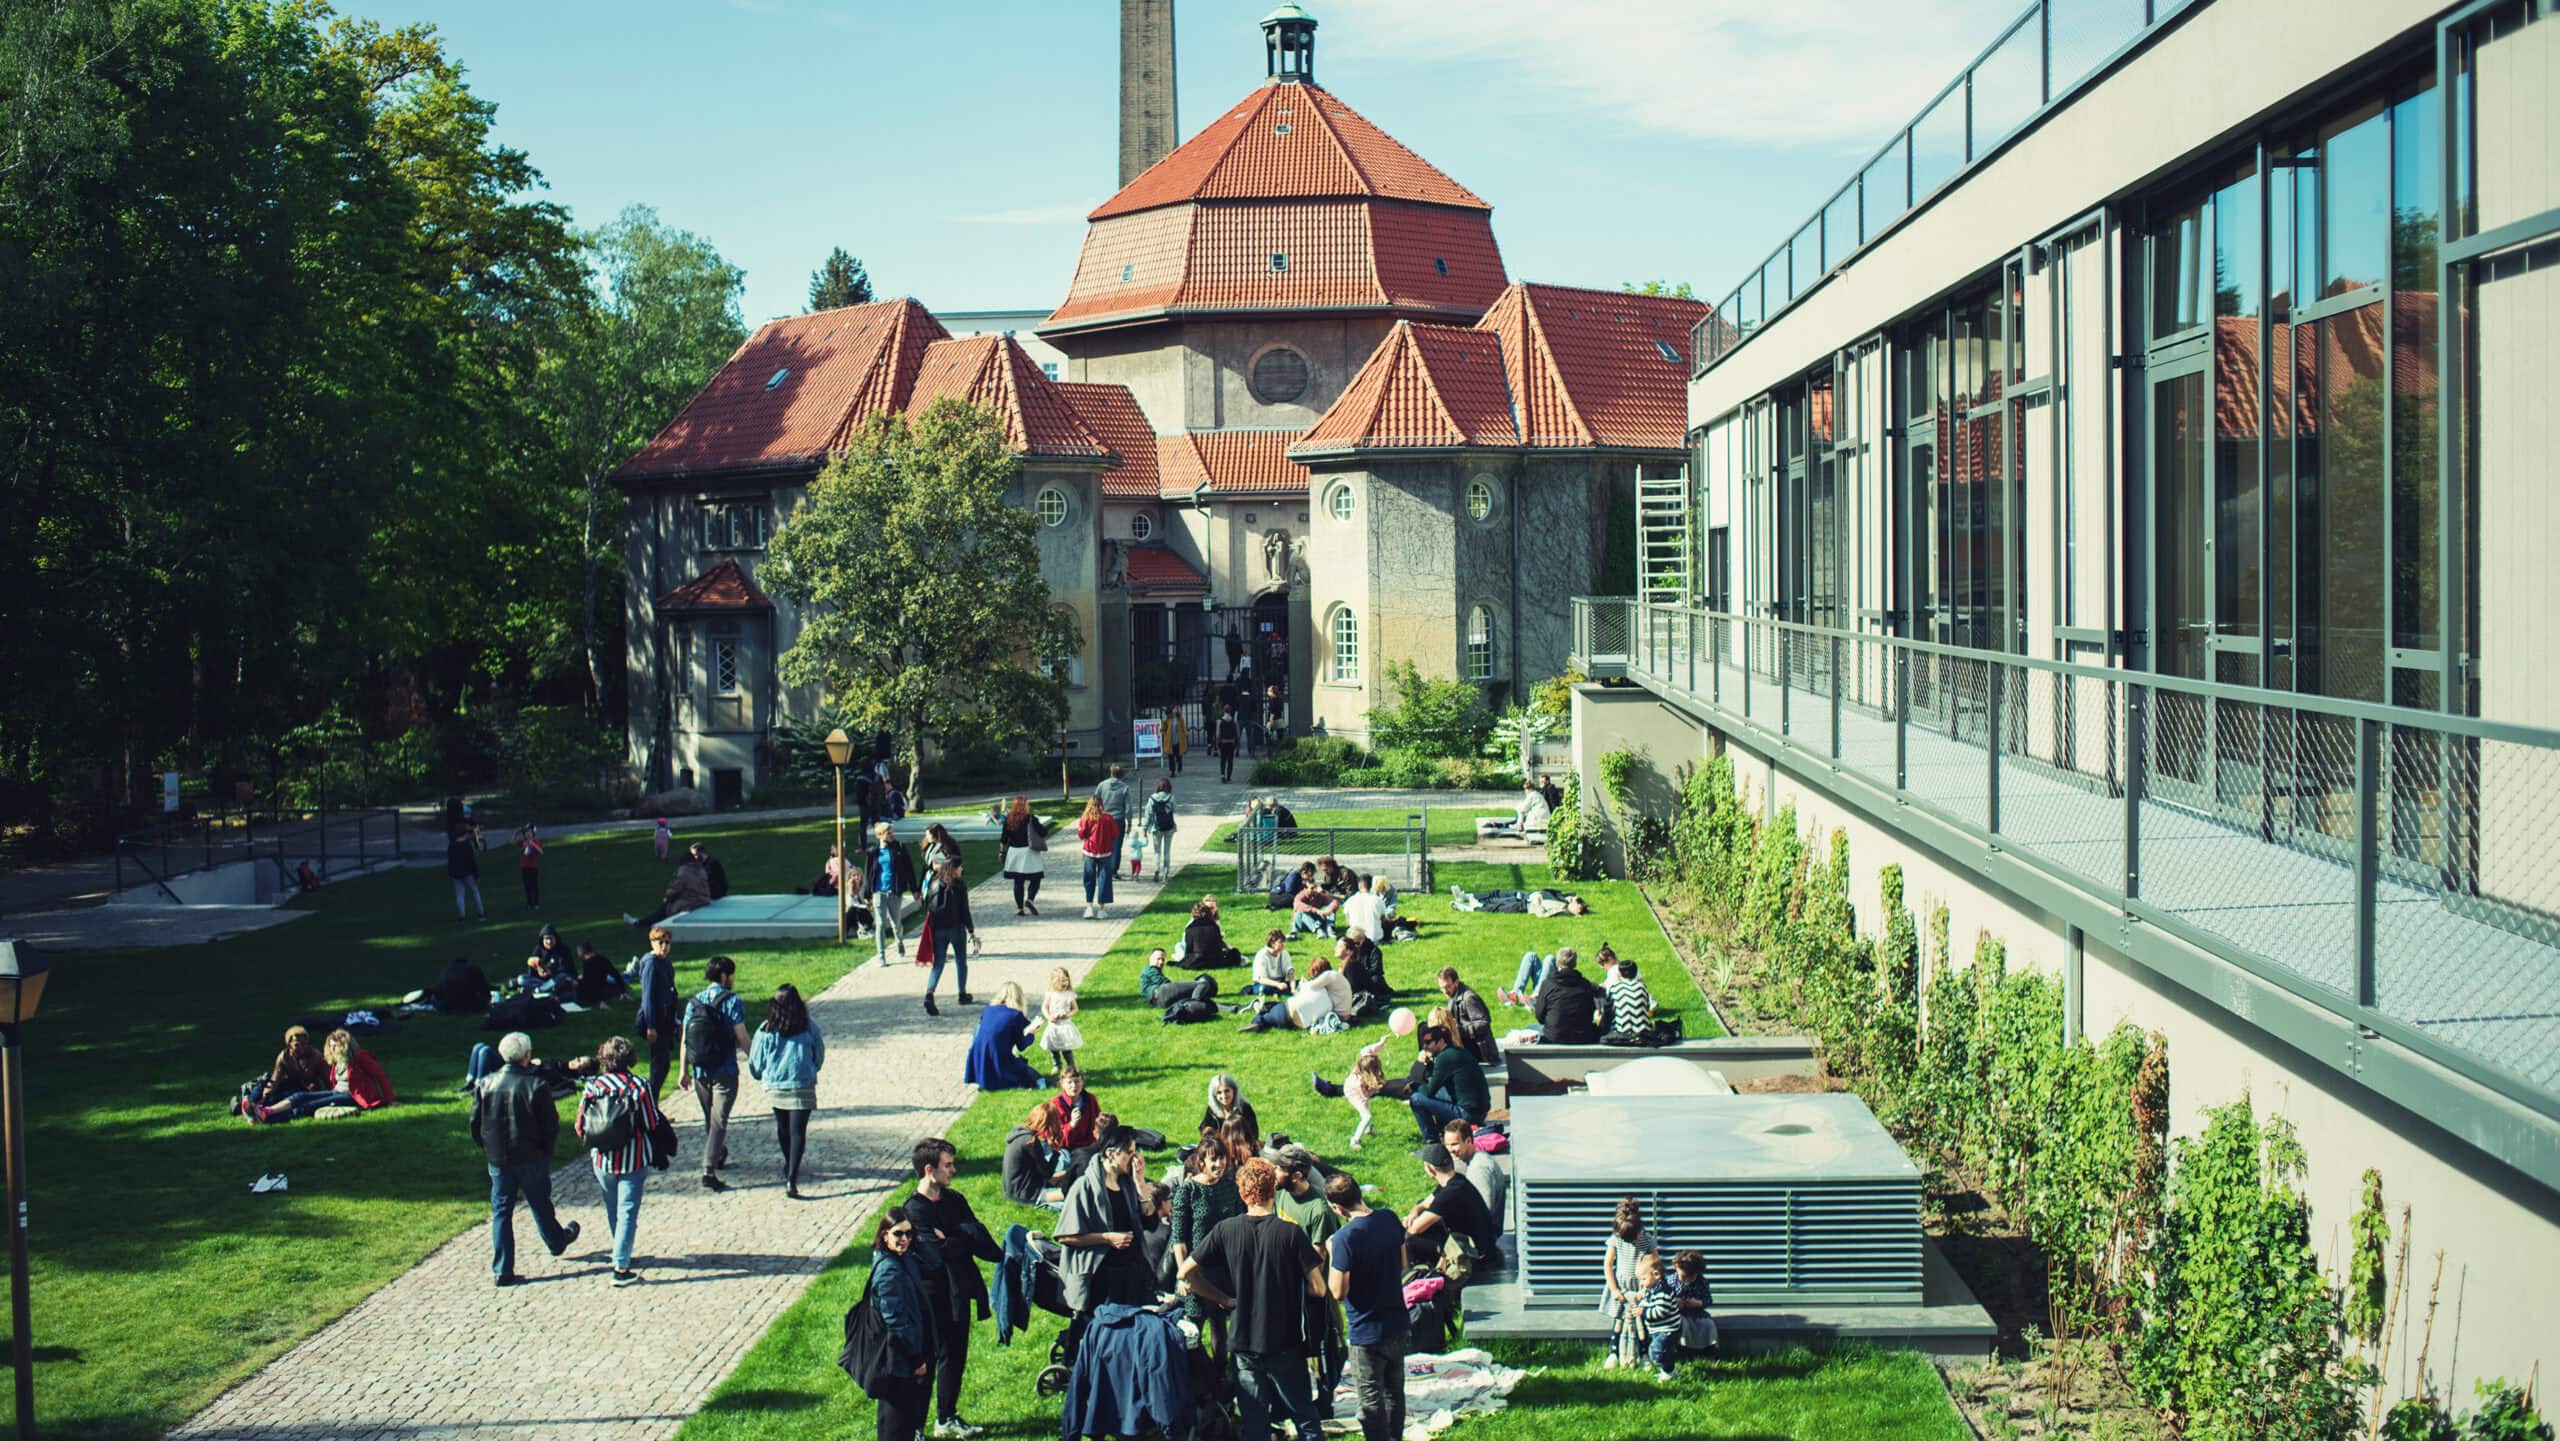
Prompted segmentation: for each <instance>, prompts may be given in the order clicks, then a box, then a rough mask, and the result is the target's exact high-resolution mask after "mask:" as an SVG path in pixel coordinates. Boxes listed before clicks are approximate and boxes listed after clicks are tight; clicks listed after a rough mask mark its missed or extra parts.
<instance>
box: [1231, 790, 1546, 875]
mask: <svg viewBox="0 0 2560 1441" xmlns="http://www.w3.org/2000/svg"><path fill="white" fill-rule="evenodd" d="M1421 809H1422V808H1421V807H1420V806H1372V807H1370V808H1368V809H1366V810H1340V811H1297V812H1294V814H1295V815H1296V816H1297V817H1298V829H1299V830H1300V831H1301V832H1304V831H1310V830H1322V829H1324V828H1325V827H1327V826H1344V827H1363V828H1366V827H1375V826H1390V827H1393V826H1401V825H1403V824H1404V818H1405V817H1406V816H1409V815H1414V814H1417V813H1419V812H1420V811H1421ZM1511 813H1512V808H1511V807H1509V806H1482V805H1477V806H1470V805H1446V806H1443V805H1434V806H1432V807H1431V812H1430V819H1429V821H1428V822H1427V823H1426V824H1425V825H1424V826H1423V835H1424V836H1425V837H1427V838H1428V839H1429V840H1430V842H1431V844H1433V845H1435V846H1471V845H1474V844H1475V843H1476V817H1478V816H1507V815H1510V814H1511ZM1239 824H1240V822H1236V821H1228V822H1226V823H1225V824H1224V825H1221V826H1219V827H1218V828H1217V829H1216V830H1214V831H1211V832H1210V833H1209V839H1208V840H1207V841H1206V842H1205V843H1204V844H1205V847H1206V848H1207V849H1209V850H1213V851H1232V850H1234V849H1235V848H1236V827H1237V826H1238V825H1239ZM1303 849H1305V846H1304V844H1303V843H1299V844H1297V845H1295V846H1294V847H1293V848H1292V853H1294V852H1295V851H1297V850H1303ZM1520 853H1521V854H1522V855H1523V856H1534V855H1538V854H1540V852H1537V851H1533V850H1530V849H1527V848H1525V847H1524V848H1523V849H1522V850H1521V852H1520ZM1467 889H1468V890H1474V889H1475V887H1473V886H1469V887H1467Z"/></svg>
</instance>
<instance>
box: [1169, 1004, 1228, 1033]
mask: <svg viewBox="0 0 2560 1441" xmlns="http://www.w3.org/2000/svg"><path fill="white" fill-rule="evenodd" d="M1216 1019H1218V1003H1217V1002H1215V1001H1203V1000H1199V999H1196V998H1195V999H1192V1000H1188V1001H1176V1002H1174V1003H1173V1004H1172V1005H1170V1006H1167V1007H1165V1008H1164V1024H1166V1025H1169V1026H1189V1025H1196V1024H1198V1023H1199V1022H1202V1021H1214V1020H1216Z"/></svg>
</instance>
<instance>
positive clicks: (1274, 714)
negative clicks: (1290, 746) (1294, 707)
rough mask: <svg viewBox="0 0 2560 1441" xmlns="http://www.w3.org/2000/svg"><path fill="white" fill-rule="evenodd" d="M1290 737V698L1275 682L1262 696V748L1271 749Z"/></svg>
mask: <svg viewBox="0 0 2560 1441" xmlns="http://www.w3.org/2000/svg"><path fill="white" fill-rule="evenodd" d="M1288 738H1289V698H1288V697H1287V696H1286V695H1284V694H1283V693H1282V692H1281V690H1280V687H1279V686H1278V685H1276V684H1275V685H1273V686H1272V687H1271V688H1270V689H1269V690H1268V691H1267V692H1266V693H1265V694H1264V696H1263V698H1262V748H1263V749H1264V750H1266V751H1268V750H1271V749H1273V748H1275V747H1277V746H1278V745H1279V744H1280V743H1281V742H1282V741H1285V740H1287V739H1288Z"/></svg>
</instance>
